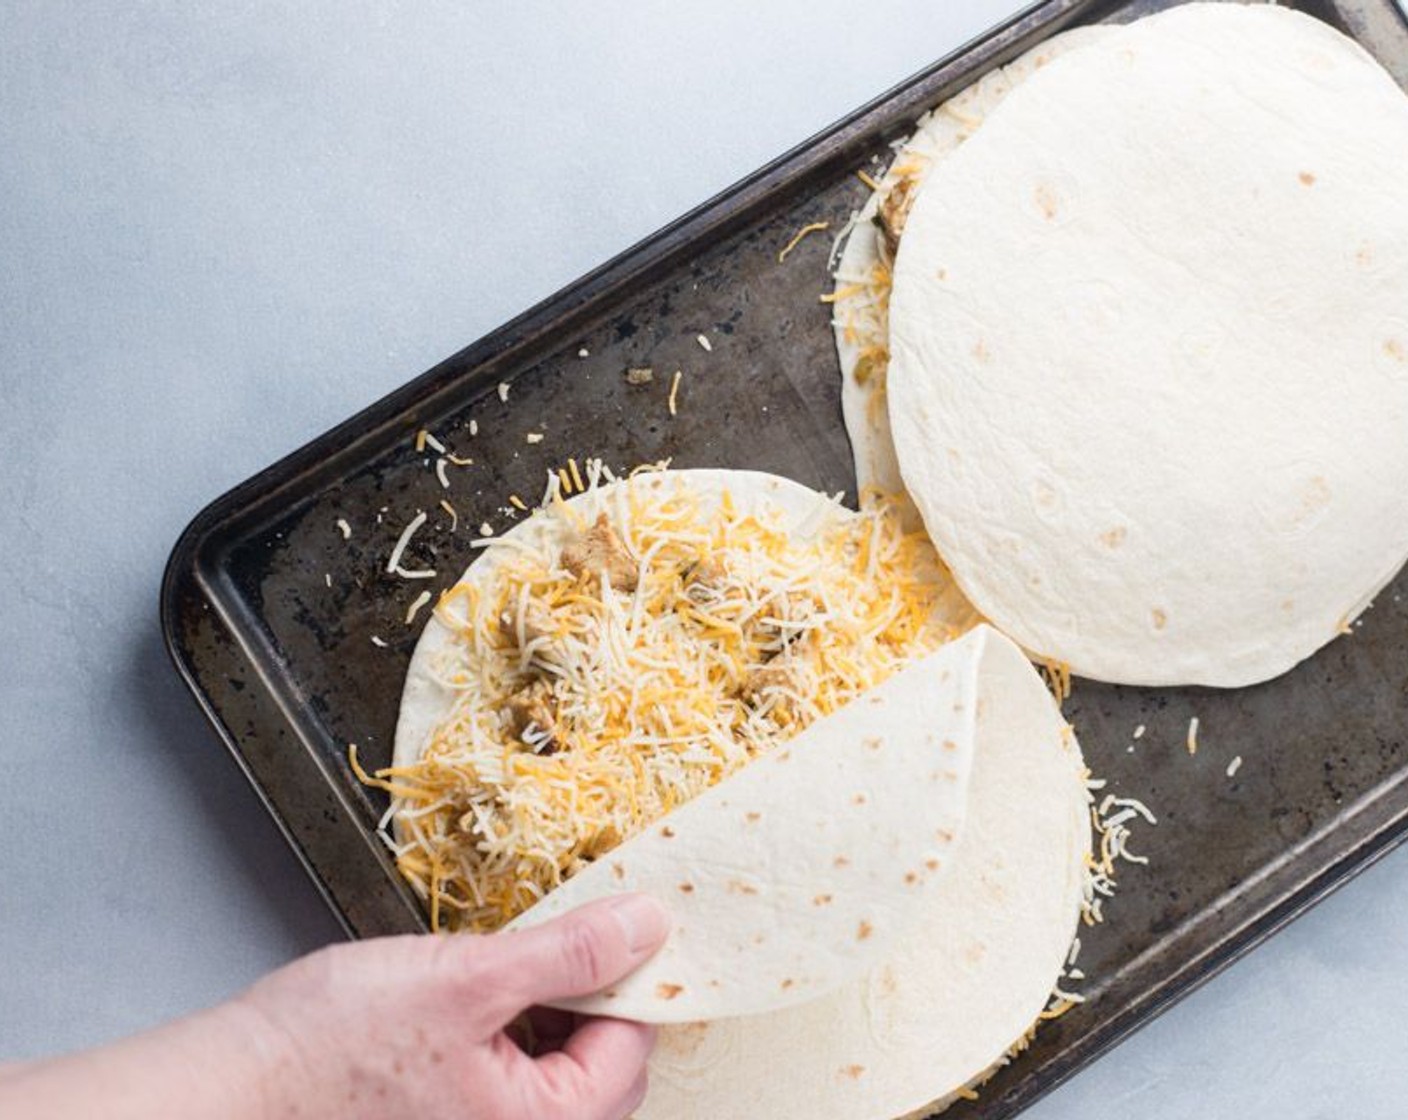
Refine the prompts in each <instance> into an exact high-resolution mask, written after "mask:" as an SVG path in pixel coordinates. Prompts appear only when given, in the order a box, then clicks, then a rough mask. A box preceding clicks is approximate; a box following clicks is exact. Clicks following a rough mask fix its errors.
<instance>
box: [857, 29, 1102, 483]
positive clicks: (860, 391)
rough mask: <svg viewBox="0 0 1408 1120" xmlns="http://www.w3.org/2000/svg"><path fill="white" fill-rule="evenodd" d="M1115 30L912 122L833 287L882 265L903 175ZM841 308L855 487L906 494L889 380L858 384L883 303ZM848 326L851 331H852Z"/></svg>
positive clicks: (1069, 37)
mask: <svg viewBox="0 0 1408 1120" xmlns="http://www.w3.org/2000/svg"><path fill="white" fill-rule="evenodd" d="M1114 30H1115V28H1113V27H1106V26H1101V25H1098V24H1097V25H1092V26H1090V27H1076V28H1072V29H1071V30H1070V31H1063V32H1061V33H1060V34H1059V35H1053V36H1052V37H1051V38H1050V39H1048V40H1046V42H1044V43H1041V44H1039V45H1038V46H1035V47H1033V48H1032V49H1031V50H1029V51H1027V52H1026V53H1025V54H1023V55H1021V56H1020V57H1018V58H1017V59H1015V60H1014V61H1012V62H1009V63H1008V64H1007V65H1006V66H1003V67H1000V68H998V69H997V70H991V71H989V72H988V73H987V74H985V75H983V77H982V78H980V79H979V80H978V81H976V82H974V83H973V84H972V85H970V86H967V87H965V88H964V89H963V90H961V91H959V92H958V93H956V94H954V95H953V96H952V97H950V98H949V99H948V100H947V101H945V102H943V103H942V104H940V105H938V106H936V107H935V108H934V109H931V110H930V111H929V112H927V113H925V114H924V115H923V116H922V117H920V118H919V120H918V121H916V122H915V126H914V134H913V135H912V136H910V138H909V139H908V140H906V141H905V142H904V144H902V145H901V146H900V148H899V150H898V151H897V152H896V153H895V158H894V161H893V162H892V163H891V164H890V167H889V168H888V169H887V170H886V173H885V174H884V175H883V176H882V177H881V179H880V188H881V189H880V190H878V191H876V192H875V193H873V194H872V195H871V196H870V198H869V199H867V200H866V203H865V206H863V207H862V208H861V210H860V212H859V213H858V214H857V215H856V216H855V220H854V223H853V228H852V230H851V232H850V234H849V235H848V236H847V237H846V243H845V246H844V247H843V248H842V250H841V256H840V259H839V261H838V262H837V267H836V275H837V283H836V290H837V291H838V292H839V293H844V292H846V291H847V290H849V289H851V288H852V286H853V284H854V282H855V278H857V277H864V276H868V275H869V273H870V270H871V269H872V268H873V267H874V266H875V265H876V264H878V263H879V262H880V259H881V258H880V250H879V233H878V231H877V230H876V228H875V224H874V222H875V215H876V213H877V211H878V210H879V209H880V201H881V199H882V198H883V197H884V196H885V194H886V193H887V192H888V190H890V189H891V188H892V187H893V186H894V184H895V183H896V182H897V181H898V180H899V179H900V176H899V175H898V174H897V171H898V170H900V169H903V168H907V167H910V166H912V165H914V164H919V165H921V166H923V167H925V168H926V170H925V171H924V172H923V174H925V175H927V174H928V173H929V172H930V171H932V170H933V168H935V167H937V166H941V165H942V164H943V161H944V160H945V159H946V158H947V157H948V156H949V155H950V154H952V153H953V152H954V151H955V150H956V149H957V148H958V146H959V145H960V144H962V143H963V142H964V141H965V140H967V139H968V138H969V137H970V136H972V135H973V134H974V133H976V132H977V131H978V129H980V128H981V127H982V124H983V121H984V120H985V119H986V118H987V115H988V114H989V113H991V112H992V111H993V110H994V109H995V108H997V106H998V105H1000V104H1001V103H1002V100H1003V98H1005V97H1006V96H1007V95H1008V93H1010V92H1011V91H1012V90H1013V89H1015V88H1016V87H1017V86H1019V85H1021V83H1022V82H1024V81H1026V80H1027V78H1029V77H1031V75H1032V74H1034V73H1036V72H1037V71H1038V70H1040V69H1041V68H1042V67H1043V66H1045V65H1047V63H1049V62H1051V61H1052V60H1053V59H1055V58H1058V57H1060V56H1061V55H1063V54H1066V53H1068V52H1070V51H1072V50H1074V49H1076V48H1078V47H1082V46H1085V45H1087V44H1089V43H1094V42H1098V41H1099V40H1100V39H1101V38H1102V37H1103V36H1105V35H1108V34H1110V33H1111V32H1113V31H1114ZM919 189H921V190H922V187H921V188H919ZM836 310H837V316H836V319H835V321H834V332H835V336H836V353H837V356H838V358H839V359H840V363H841V411H842V415H843V416H844V419H845V423H846V434H847V435H848V436H849V437H850V441H851V454H852V457H853V458H854V460H855V468H856V485H857V487H858V489H859V490H860V491H864V490H866V488H868V487H873V488H875V489H877V490H880V491H882V492H884V493H886V494H896V495H902V494H904V481H903V479H902V478H901V477H900V467H899V462H898V461H897V460H896V458H895V445H894V440H893V439H892V438H891V436H890V417H889V413H888V412H887V411H886V409H885V407H884V400H883V395H884V387H883V386H884V380H883V378H881V379H879V380H878V381H877V380H876V379H871V380H868V381H866V382H865V383H864V384H862V383H861V382H860V381H859V380H857V379H856V366H857V363H858V362H859V359H860V354H861V350H862V349H863V348H864V347H865V346H866V345H868V344H871V343H878V344H880V345H888V343H889V331H888V329H887V319H888V316H887V315H886V311H885V308H884V307H883V306H876V305H875V304H873V303H872V302H871V300H870V293H869V292H859V293H854V294H852V295H849V296H844V295H843V296H842V298H840V299H838V301H837V303H836ZM848 324H849V325H851V326H852V327H853V328H854V329H853V330H850V331H848V330H847V329H846V328H847V326H848Z"/></svg>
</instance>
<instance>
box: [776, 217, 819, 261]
mask: <svg viewBox="0 0 1408 1120" xmlns="http://www.w3.org/2000/svg"><path fill="white" fill-rule="evenodd" d="M830 228H831V223H830V222H812V223H810V224H809V225H805V226H803V227H802V228H801V229H799V230H798V231H797V232H796V233H794V234H793V235H792V240H791V241H789V242H788V243H787V244H786V245H784V246H783V247H782V251H781V252H779V253H778V254H777V263H778V264H781V263H782V262H783V261H785V260H786V259H787V254H788V253H790V252H792V250H793V249H795V248H796V247H797V246H798V245H800V244H801V243H802V239H803V238H805V237H806V236H807V234H809V233H820V232H821V231H822V230H825V229H830Z"/></svg>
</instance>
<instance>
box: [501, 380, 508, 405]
mask: <svg viewBox="0 0 1408 1120" xmlns="http://www.w3.org/2000/svg"><path fill="white" fill-rule="evenodd" d="M499 400H501V401H503V403H504V404H508V382H507V381H500V382H499Z"/></svg>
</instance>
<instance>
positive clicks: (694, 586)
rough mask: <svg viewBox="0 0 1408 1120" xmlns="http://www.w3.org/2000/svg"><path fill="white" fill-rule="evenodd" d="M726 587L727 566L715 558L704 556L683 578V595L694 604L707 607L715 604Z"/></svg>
mask: <svg viewBox="0 0 1408 1120" xmlns="http://www.w3.org/2000/svg"><path fill="white" fill-rule="evenodd" d="M727 586H728V565H727V564H725V563H724V562H723V561H722V560H720V559H719V558H718V557H717V556H706V557H705V558H704V559H703V560H701V561H699V563H697V564H695V565H694V567H692V568H690V569H689V571H688V572H687V573H686V574H685V577H684V593H685V595H686V596H687V597H688V598H689V599H690V600H691V601H692V602H695V603H698V604H700V605H701V606H707V605H708V604H711V603H717V602H718V601H719V600H720V599H721V598H722V597H723V593H724V589H725V588H726V587H727Z"/></svg>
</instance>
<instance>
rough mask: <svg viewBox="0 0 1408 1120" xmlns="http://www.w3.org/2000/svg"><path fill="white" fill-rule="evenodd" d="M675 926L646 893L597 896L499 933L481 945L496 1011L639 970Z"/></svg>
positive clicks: (580, 992)
mask: <svg viewBox="0 0 1408 1120" xmlns="http://www.w3.org/2000/svg"><path fill="white" fill-rule="evenodd" d="M669 932H670V917H669V915H668V914H667V913H666V911H665V908H664V907H663V906H661V905H660V904H659V903H658V902H656V901H655V900H654V899H652V898H650V897H649V896H648V895H643V894H622V895H613V896H612V897H610V898H603V899H598V900H597V901H595V902H590V903H588V904H587V905H585V906H582V907H579V908H578V909H576V910H572V911H569V912H568V913H566V914H564V915H562V916H561V917H559V918H554V919H553V920H552V921H550V922H544V923H543V924H542V925H540V926H533V927H532V928H530V929H525V930H522V931H521V932H514V933H498V934H494V935H492V936H491V937H490V938H488V939H486V940H487V941H488V942H489V944H485V945H483V946H482V950H483V951H485V953H486V958H487V959H486V958H481V963H482V964H483V965H485V966H487V971H488V974H489V975H491V976H493V977H494V979H495V981H496V982H495V984H494V985H493V986H494V988H495V992H494V995H495V997H496V998H497V999H499V1000H501V1001H502V1003H501V1004H500V1005H499V1006H498V1007H496V1008H495V1012H496V1014H497V1017H500V1018H501V1019H502V1021H503V1022H505V1023H506V1022H508V1021H509V1020H510V1019H512V1018H513V1017H514V1016H515V1015H517V1014H518V1013H519V1012H520V1011H522V1010H523V1009H524V1008H525V1007H533V1006H536V1005H537V1004H541V1003H548V1002H551V1001H553V1000H559V999H567V998H569V997H572V996H585V995H590V994H591V993H593V992H598V991H600V990H601V989H602V988H604V987H606V986H607V985H608V984H611V983H613V982H614V981H616V980H619V979H621V977H623V976H625V975H626V974H628V973H630V972H633V971H634V970H635V969H636V968H638V967H639V966H640V965H642V964H644V963H645V961H646V960H647V959H649V958H650V957H651V956H653V955H654V954H655V952H656V950H658V949H659V948H660V946H661V945H663V944H664V943H665V938H666V936H667V935H668V934H669Z"/></svg>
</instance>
